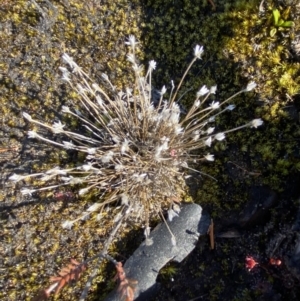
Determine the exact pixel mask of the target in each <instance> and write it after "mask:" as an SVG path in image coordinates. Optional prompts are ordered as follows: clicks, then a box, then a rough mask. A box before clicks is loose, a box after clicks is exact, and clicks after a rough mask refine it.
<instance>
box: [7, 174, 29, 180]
mask: <svg viewBox="0 0 300 301" xmlns="http://www.w3.org/2000/svg"><path fill="white" fill-rule="evenodd" d="M24 178H25V176H20V175H17V174H15V173H14V174H13V175H12V176H10V177H9V178H8V179H9V180H10V181H14V182H19V181H21V180H23V179H24Z"/></svg>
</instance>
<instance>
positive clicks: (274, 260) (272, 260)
mask: <svg viewBox="0 0 300 301" xmlns="http://www.w3.org/2000/svg"><path fill="white" fill-rule="evenodd" d="M269 263H270V264H271V265H281V263H282V262H281V260H280V259H275V258H270V261H269Z"/></svg>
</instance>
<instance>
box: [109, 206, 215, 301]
mask: <svg viewBox="0 0 300 301" xmlns="http://www.w3.org/2000/svg"><path fill="white" fill-rule="evenodd" d="M209 224H210V217H209V216H208V215H203V214H202V208H201V207H200V206H199V205H197V204H187V205H184V206H183V207H182V209H181V212H180V213H179V216H177V217H174V218H173V221H172V222H168V226H169V227H170V230H171V231H172V233H173V234H174V236H175V238H176V246H173V245H172V242H171V234H170V232H169V231H168V229H167V226H166V225H165V224H164V223H161V224H159V225H158V226H157V227H156V228H155V229H154V230H153V231H152V232H151V234H150V238H151V239H152V241H153V244H152V245H150V246H146V245H145V243H142V244H141V245H140V247H139V248H138V249H137V250H136V251H135V252H134V254H133V255H132V256H131V257H130V258H129V259H128V260H127V261H126V263H125V265H124V269H125V272H126V275H127V277H128V278H130V279H134V280H136V281H138V284H137V290H136V292H135V299H134V300H140V301H141V300H143V301H147V300H150V299H151V298H152V297H153V296H154V295H155V293H156V292H157V290H158V288H159V285H158V284H157V283H156V278H157V275H158V273H159V271H160V269H161V268H162V267H164V266H165V265H166V264H167V263H168V262H169V261H170V260H173V261H176V262H181V261H182V260H183V259H184V258H185V257H186V256H187V255H188V254H189V253H190V252H191V251H192V250H193V249H194V248H195V245H196V243H197V241H198V238H199V236H200V235H203V234H206V233H207V230H208V227H209ZM118 300H119V296H118V292H117V290H115V291H114V292H112V293H111V294H110V295H109V296H108V297H107V298H106V299H105V301H118Z"/></svg>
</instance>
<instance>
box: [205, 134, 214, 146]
mask: <svg viewBox="0 0 300 301" xmlns="http://www.w3.org/2000/svg"><path fill="white" fill-rule="evenodd" d="M211 142H212V138H211V136H209V137H208V138H207V139H206V140H205V141H204V144H205V145H206V146H208V147H210V146H211Z"/></svg>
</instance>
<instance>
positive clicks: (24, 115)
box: [22, 112, 32, 121]
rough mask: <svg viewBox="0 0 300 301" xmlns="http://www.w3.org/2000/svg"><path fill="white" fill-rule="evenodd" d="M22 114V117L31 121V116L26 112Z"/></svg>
mask: <svg viewBox="0 0 300 301" xmlns="http://www.w3.org/2000/svg"><path fill="white" fill-rule="evenodd" d="M22 115H23V117H24V118H25V119H27V120H28V121H32V118H31V116H30V115H29V114H28V113H26V112H23V113H22Z"/></svg>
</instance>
